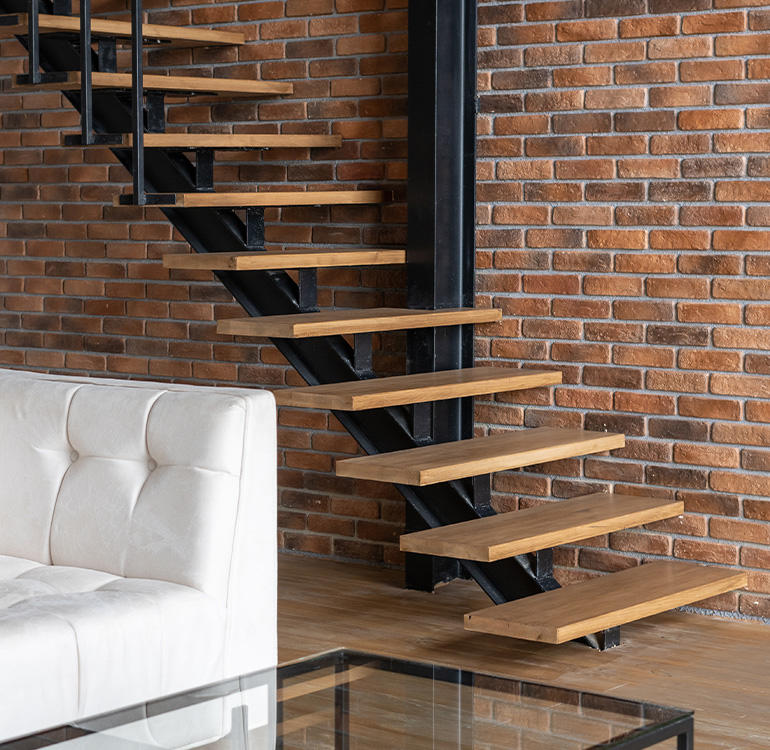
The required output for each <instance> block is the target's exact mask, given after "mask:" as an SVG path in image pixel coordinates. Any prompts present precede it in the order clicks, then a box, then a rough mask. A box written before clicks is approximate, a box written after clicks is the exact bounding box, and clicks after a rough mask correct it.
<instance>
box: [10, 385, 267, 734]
mask: <svg viewBox="0 0 770 750" xmlns="http://www.w3.org/2000/svg"><path fill="white" fill-rule="evenodd" d="M276 661H277V646H276V425H275V403H274V400H273V397H272V395H271V394H270V393H268V392H266V391H258V390H245V389H224V388H221V389H220V388H200V387H191V386H176V385H166V384H159V383H143V382H135V381H131V382H127V381H116V380H102V379H91V378H79V377H61V376H49V375H41V374H37V373H30V372H20V371H11V370H0V739H7V738H10V737H16V736H21V735H24V734H28V733H30V732H35V731H39V730H40V729H43V728H46V727H51V726H55V725H58V724H62V723H67V722H71V721H73V720H76V719H78V718H80V717H84V716H92V715H94V714H98V713H102V712H105V711H110V710H113V709H116V708H118V707H123V706H127V705H131V704H135V703H139V702H143V701H145V700H148V699H150V698H154V697H157V696H161V695H168V694H171V693H174V692H178V691H181V690H186V689H189V688H191V687H194V686H197V685H202V684H206V683H210V682H213V681H216V680H220V679H223V678H225V677H230V676H235V675H239V674H244V673H247V672H251V671H256V670H259V669H264V668H268V667H272V666H275V664H276Z"/></svg>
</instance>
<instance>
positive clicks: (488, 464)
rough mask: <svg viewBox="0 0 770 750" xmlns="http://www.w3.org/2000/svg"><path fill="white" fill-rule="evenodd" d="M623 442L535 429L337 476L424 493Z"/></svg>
mask: <svg viewBox="0 0 770 750" xmlns="http://www.w3.org/2000/svg"><path fill="white" fill-rule="evenodd" d="M625 442H626V441H625V437H624V436H623V435H618V434H615V433H610V432H587V431H583V430H564V429H559V428H556V427H537V428H535V429H531V430H516V431H512V432H505V433H502V434H499V435H490V436H488V437H480V438H471V439H470V440H460V441H458V442H455V443H440V444H438V445H427V446H425V447H423V448H412V449H409V450H403V451H395V452H393V453H380V454H377V455H373V456H363V457H361V458H348V459H344V460H342V461H337V467H336V471H337V476H340V477H351V478H353V479H371V480H374V481H377V482H398V483H399V484H408V485H412V486H417V487H424V486H425V485H428V484H436V483H437V482H449V481H451V480H453V479H462V478H463V477H473V476H478V475H480V474H489V473H491V472H495V471H505V470H507V469H517V468H521V467H522V466H532V465H534V464H540V463H547V462H548V461H558V460H560V459H562V458H572V457H574V456H586V455H588V454H590V453H601V452H602V451H608V450H613V449H614V448H622V447H623V446H624V445H625Z"/></svg>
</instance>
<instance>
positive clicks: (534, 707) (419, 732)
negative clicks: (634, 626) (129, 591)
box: [0, 649, 693, 750]
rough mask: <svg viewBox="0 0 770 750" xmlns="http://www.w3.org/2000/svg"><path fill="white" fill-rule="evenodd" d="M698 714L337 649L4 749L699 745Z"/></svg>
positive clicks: (686, 749)
mask: <svg viewBox="0 0 770 750" xmlns="http://www.w3.org/2000/svg"><path fill="white" fill-rule="evenodd" d="M692 735H693V716H692V712H691V711H684V710H679V709H675V708H667V707H664V706H657V705H653V704H650V703H644V702H638V701H629V700H623V699H619V698H614V697H611V696H606V695H597V694H594V693H587V692H582V691H579V690H569V689H565V688H558V687H552V686H547V685H540V684H536V683H530V682H522V681H520V680H514V679H507V678H503V677H495V676H491V675H486V674H478V673H475V672H471V671H468V670H461V669H455V668H451V667H444V666H437V665H432V664H423V663H420V662H412V661H404V660H400V659H391V658H388V657H384V656H377V655H373V654H364V653H359V652H354V651H348V650H344V649H340V650H337V651H331V652H328V653H325V654H320V655H318V656H313V657H309V658H306V659H302V660H299V661H296V662H292V663H290V664H285V665H283V666H281V667H279V668H278V669H277V670H268V671H265V672H258V673H256V674H253V675H248V676H245V677H242V678H239V679H237V680H228V681H226V682H222V683H219V684H217V685H212V686H209V687H205V688H200V689H197V690H193V691H190V692H189V693H184V694H180V695H177V696H173V697H171V698H165V699H162V700H159V701H154V702H152V703H148V704H146V705H144V706H139V707H134V708H131V709H126V710H124V711H120V712H117V713H113V714H108V715H105V716H102V717H97V718H95V719H91V720H88V721H84V722H79V723H78V725H77V726H70V727H63V728H59V729H55V730H52V731H48V732H44V733H41V734H38V735H35V736H33V737H28V738H25V739H21V740H15V741H13V742H10V743H6V744H2V745H0V750H38V749H39V748H44V747H45V748H50V747H53V748H56V750H144V749H149V748H168V749H169V750H182V748H210V750H272V748H278V749H280V750H589V748H594V749H596V748H623V749H624V750H640V749H641V748H647V747H654V746H656V745H659V743H665V744H660V745H659V746H660V748H661V750H663V748H677V750H691V749H692V747H693V744H692V743H693V736H692Z"/></svg>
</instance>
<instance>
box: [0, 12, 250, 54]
mask: <svg viewBox="0 0 770 750" xmlns="http://www.w3.org/2000/svg"><path fill="white" fill-rule="evenodd" d="M4 18H5V19H7V21H8V22H9V23H3V24H0V36H3V37H8V36H26V34H27V33H28V31H29V27H28V20H27V14H26V13H12V14H4ZM14 18H15V20H13V19H14ZM38 18H39V23H40V33H41V34H49V33H56V32H58V33H65V34H66V33H73V34H77V33H80V18H79V17H78V16H60V15H52V14H49V13H41V14H40V15H39V16H38ZM91 34H92V35H93V36H94V37H95V38H99V37H114V38H117V39H130V38H131V36H132V34H131V22H130V21H113V20H109V19H105V18H93V19H92V20H91ZM142 35H143V37H144V38H145V39H146V40H148V41H151V42H160V43H163V44H167V45H174V46H183V47H212V46H219V45H225V44H226V45H230V44H245V43H246V37H245V35H244V34H240V33H238V32H233V31H219V30H215V29H205V28H197V27H194V26H167V25H165V24H157V23H145V24H143V25H142Z"/></svg>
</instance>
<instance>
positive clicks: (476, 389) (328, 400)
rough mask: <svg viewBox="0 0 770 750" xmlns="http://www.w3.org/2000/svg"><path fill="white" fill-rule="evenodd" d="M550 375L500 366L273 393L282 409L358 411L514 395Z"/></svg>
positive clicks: (555, 376) (554, 377) (552, 379)
mask: <svg viewBox="0 0 770 750" xmlns="http://www.w3.org/2000/svg"><path fill="white" fill-rule="evenodd" d="M561 381H562V377H561V373H560V372H556V371H553V370H513V369H505V368H503V367H471V368H468V369H465V370H445V371H442V372H427V373H420V374H417V375H398V376H395V377H389V378H372V379H371V380H353V381H350V382H347V383H331V384H328V385H315V386H310V387H307V388H285V389H283V390H279V391H275V392H274V393H275V399H276V401H277V402H278V404H280V405H281V406H300V407H307V408H311V409H337V410H339V411H361V410H362V409H376V408H383V407H387V406H399V405H403V404H417V403H424V402H426V401H440V400H443V399H449V398H464V397H466V396H478V395H482V394H487V393H502V392H504V391H518V390H524V389H526V388H538V387H540V386H544V385H557V384H559V383H561Z"/></svg>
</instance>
